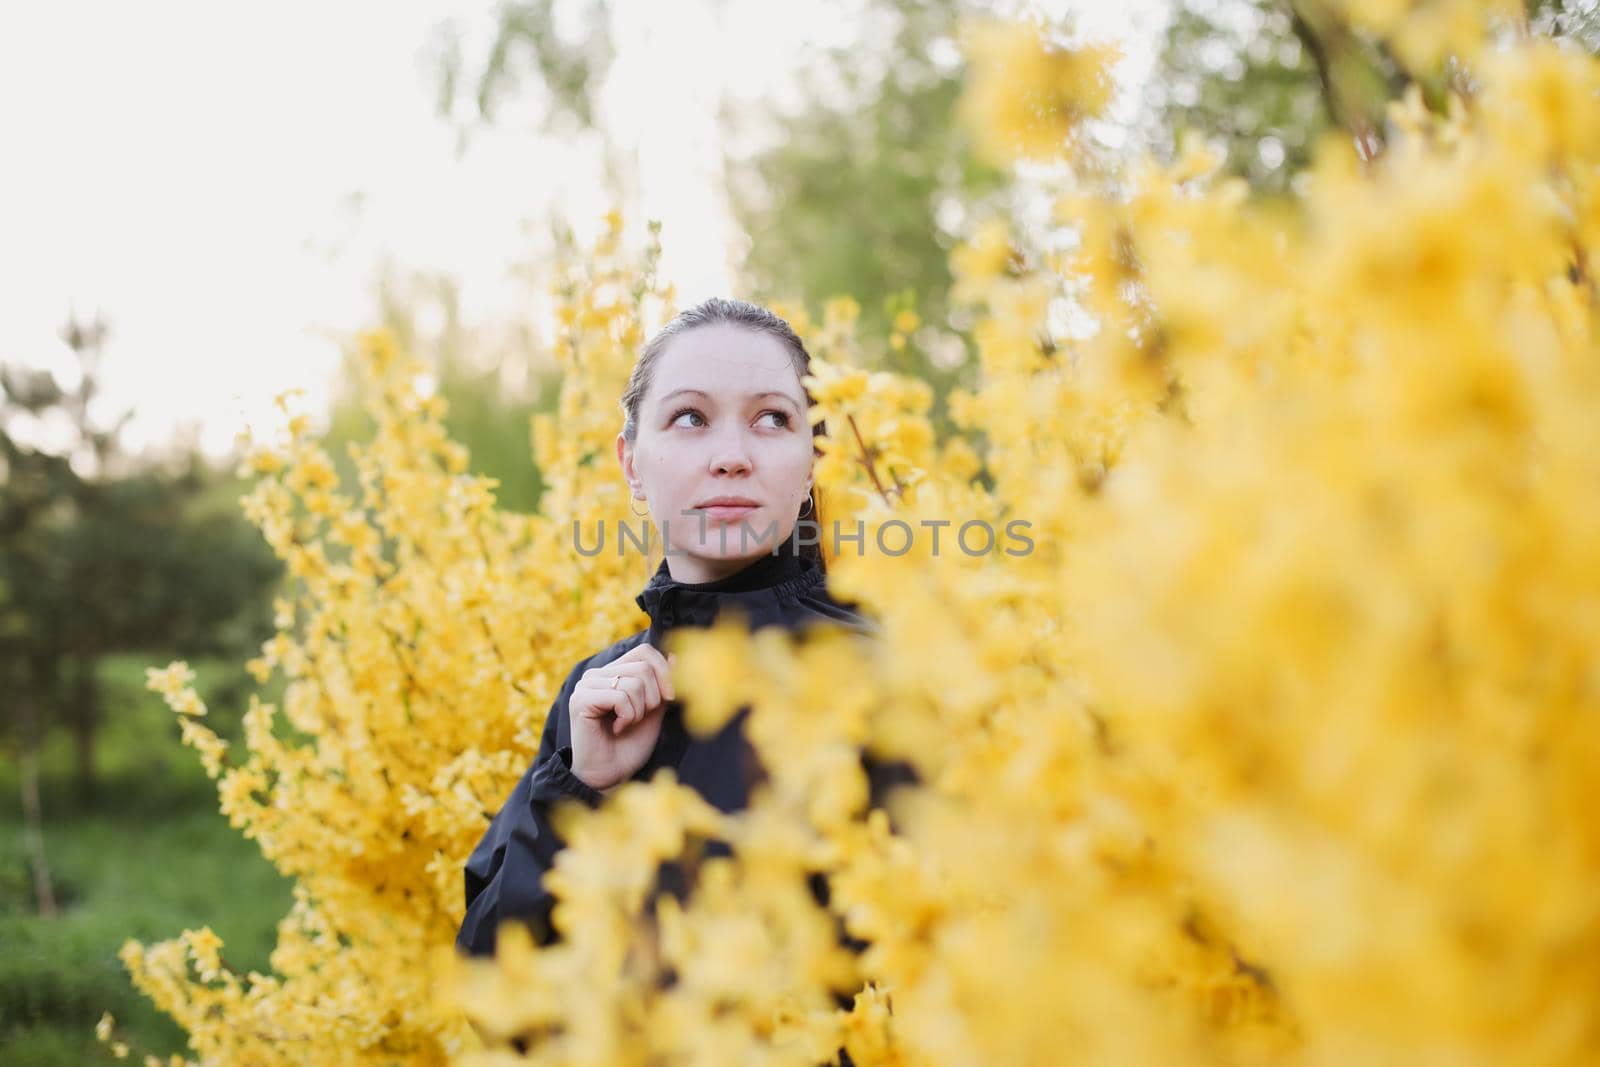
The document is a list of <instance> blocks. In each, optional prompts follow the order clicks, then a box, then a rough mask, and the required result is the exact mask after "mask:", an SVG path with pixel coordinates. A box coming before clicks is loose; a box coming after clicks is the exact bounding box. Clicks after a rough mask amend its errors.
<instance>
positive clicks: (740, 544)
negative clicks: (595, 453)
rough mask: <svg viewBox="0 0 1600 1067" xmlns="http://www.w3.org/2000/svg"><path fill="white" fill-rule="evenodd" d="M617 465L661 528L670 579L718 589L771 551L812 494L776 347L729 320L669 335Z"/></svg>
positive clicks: (799, 409) (799, 422) (620, 440)
mask: <svg viewBox="0 0 1600 1067" xmlns="http://www.w3.org/2000/svg"><path fill="white" fill-rule="evenodd" d="M617 458H618V459H619V460H620V461H621V463H622V473H623V477H625V478H626V479H627V480H628V485H629V486H630V487H631V488H632V489H633V496H634V499H636V500H644V501H647V502H648V503H649V505H650V514H651V517H652V518H653V519H654V520H655V522H656V524H657V526H658V527H664V530H665V536H666V540H667V544H668V545H669V546H670V547H671V549H672V554H669V555H668V556H667V569H668V571H669V572H670V573H671V574H672V576H673V577H674V578H676V579H677V580H678V581H680V582H709V581H714V580H716V579H718V578H722V577H725V576H727V575H729V574H732V573H734V572H735V571H738V570H741V569H743V568H744V567H745V566H747V565H748V564H749V563H750V562H751V561H752V560H754V559H755V558H756V557H757V556H759V555H761V554H762V553H770V552H771V551H772V548H773V545H774V544H776V543H777V541H782V540H784V539H786V538H788V537H789V536H790V534H791V533H792V532H793V530H794V525H795V522H796V521H797V518H798V516H799V512H800V509H801V507H802V506H803V505H804V504H805V500H806V494H807V493H808V492H809V491H810V489H811V460H812V443H811V425H810V423H809V422H808V421H807V419H806V399H805V390H804V389H803V388H802V387H801V385H800V379H799V376H798V375H797V374H796V373H795V369H794V363H793V362H792V360H791V358H790V355H789V352H788V350H787V349H786V348H785V347H784V344H783V342H782V341H780V340H778V339H777V338H776V337H773V336H771V335H770V334H766V333H760V332H757V331H755V330H749V329H745V328H744V327H741V326H733V325H729V324H726V323H718V324H715V325H711V326H701V327H697V328H695V329H692V330H689V331H688V332H686V333H682V334H679V335H678V336H676V337H674V338H673V339H672V340H671V341H670V342H668V344H667V347H666V348H665V350H663V351H662V353H661V355H660V357H659V359H658V361H657V363H656V368H655V376H654V380H653V381H652V382H651V383H650V388H649V390H648V392H647V393H646V394H645V396H644V398H643V399H642V400H641V402H640V404H639V417H638V434H637V438H636V440H634V441H633V442H632V443H631V444H630V443H629V442H628V441H627V440H626V439H625V438H624V437H623V436H622V435H621V434H618V435H617ZM723 500H725V501H727V503H725V504H723V505H722V506H715V505H716V502H717V501H723ZM774 537H776V538H777V541H774V540H773V538H774Z"/></svg>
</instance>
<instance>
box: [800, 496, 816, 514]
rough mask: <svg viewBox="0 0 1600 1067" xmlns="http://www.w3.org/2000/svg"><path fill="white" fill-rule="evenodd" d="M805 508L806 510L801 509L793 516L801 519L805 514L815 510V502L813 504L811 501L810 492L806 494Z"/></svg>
mask: <svg viewBox="0 0 1600 1067" xmlns="http://www.w3.org/2000/svg"><path fill="white" fill-rule="evenodd" d="M806 509H807V510H805V511H802V512H801V513H800V514H799V515H797V516H795V517H796V518H799V519H803V518H805V517H806V516H807V515H809V514H811V512H813V511H815V510H816V504H815V502H813V501H812V499H811V494H809V493H807V494H806Z"/></svg>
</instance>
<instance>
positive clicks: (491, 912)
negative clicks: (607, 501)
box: [456, 299, 912, 955]
mask: <svg viewBox="0 0 1600 1067" xmlns="http://www.w3.org/2000/svg"><path fill="white" fill-rule="evenodd" d="M809 364H810V356H809V354H808V353H807V352H806V349H805V345H804V344H803V343H802V342H801V340H800V338H799V337H798V336H797V335H796V334H795V332H794V331H793V330H792V329H791V328H790V327H789V325H788V323H786V322H784V321H783V319H781V318H779V317H778V316H777V315H774V314H773V313H772V312H770V311H768V310H766V309H764V308H761V307H758V306H756V305H754V304H749V303H745V302H743V301H736V300H724V299H712V300H707V301H706V302H704V303H702V304H699V305H698V306H696V307H693V308H690V309H689V310H687V311H685V312H683V313H682V314H680V315H679V316H678V317H677V318H675V319H673V320H672V321H671V322H670V323H668V324H667V326H665V327H664V328H663V329H662V330H661V332H660V333H658V334H657V335H656V336H655V337H654V338H652V339H651V341H650V342H649V344H648V345H646V346H645V349H644V351H643V353H642V354H641V355H640V357H639V360H638V363H637V364H636V365H635V367H634V369H633V374H632V377H631V379H630V381H629V383H628V388H627V391H626V392H625V393H624V394H623V397H622V408H623V414H624V422H623V428H622V432H621V433H619V434H618V435H617V459H618V461H619V462H620V463H621V466H622V475H623V477H624V478H625V479H627V482H628V485H629V487H630V488H631V489H632V491H633V496H634V498H635V499H637V500H643V501H645V502H646V504H647V506H648V514H649V515H650V516H651V518H652V520H653V521H654V523H655V526H656V527H657V529H658V530H660V531H661V532H662V535H663V541H664V543H665V546H666V552H665V554H664V556H663V558H662V561H661V565H660V566H659V567H658V568H657V570H656V572H655V574H654V576H653V577H651V578H650V580H649V582H648V583H647V584H646V585H645V587H644V589H643V590H642V591H641V592H640V593H639V594H638V596H637V597H635V600H636V601H637V603H638V604H639V607H640V608H641V609H643V611H644V612H645V613H646V614H647V615H648V616H649V618H650V626H649V628H648V629H645V630H642V631H640V632H639V633H636V634H633V635H632V636H630V637H626V638H623V639H622V640H621V641H618V642H616V643H615V644H613V645H611V646H609V647H607V648H604V649H601V650H600V651H599V652H596V653H595V654H594V655H592V656H590V657H588V658H587V659H585V660H582V661H581V662H579V663H578V664H577V665H576V666H575V667H573V669H572V671H571V672H570V673H569V674H568V676H567V679H566V681H565V682H564V683H563V685H562V686H561V689H560V692H559V693H558V694H557V696H556V699H555V702H554V703H553V704H552V705H551V707H550V712H549V717H548V718H547V719H546V720H545V727H544V735H543V737H542V739H541V741H540V744H539V751H538V754H537V755H536V756H535V758H534V760H533V763H532V765H531V766H530V767H529V768H528V770H527V772H526V773H525V774H524V775H523V776H522V780H521V781H519V782H518V783H517V786H516V788H515V789H514V790H513V791H512V793H511V796H510V798H509V799H508V800H507V801H506V804H505V806H504V808H502V809H501V811H500V813H499V814H498V815H497V816H496V817H495V819H494V821H493V822H492V823H491V824H490V826H489V828H488V830H487V831H486V832H485V834H484V836H483V839H482V841H480V842H479V843H478V846H477V848H476V849H475V850H474V851H473V853H472V855H471V856H470V857H469V858H468V860H467V864H466V900H467V913H466V918H465V920H464V921H463V922H462V924H461V930H460V933H459V934H458V935H457V938H456V943H457V945H458V946H459V947H460V948H461V949H462V950H463V951H465V952H467V953H469V954H472V955H484V954H489V953H492V952H493V951H494V943H495V929H496V927H497V926H498V924H499V923H500V922H502V921H503V920H506V919H518V920H521V921H524V922H526V923H528V924H529V925H531V926H532V927H533V931H534V937H535V939H536V940H537V941H538V942H539V943H540V944H548V943H550V942H551V941H553V940H555V938H556V936H557V935H556V932H555V931H554V930H553V929H552V927H551V926H550V922H549V916H550V909H551V906H552V904H553V900H552V899H551V897H550V895H549V894H548V893H547V892H546V891H545V889H544V886H543V874H544V872H545V871H546V870H548V869H549V868H550V866H551V863H552V862H553V860H554V857H555V855H556V853H557V852H558V851H559V850H560V848H561V847H562V842H561V841H560V840H559V838H558V837H557V836H556V834H555V833H554V832H553V830H552V828H551V824H550V818H549V816H550V810H551V806H552V805H553V804H555V803H556V802H558V801H560V800H562V799H564V798H576V799H578V800H580V801H582V802H584V803H586V804H589V805H590V806H595V805H598V804H600V803H602V802H603V800H604V798H605V796H606V794H607V793H609V792H610V791H612V790H614V789H615V788H616V787H618V786H620V785H621V784H622V783H624V782H626V781H628V780H630V779H637V780H644V779H647V778H649V777H650V776H652V775H653V774H654V773H655V771H656V770H657V769H659V768H661V767H672V768H674V769H675V773H676V774H677V776H678V780H679V781H680V782H682V783H683V784H685V785H688V786H691V787H693V788H694V789H695V790H697V791H698V792H699V793H700V794H701V795H702V796H704V797H705V799H706V800H707V801H708V802H709V803H711V804H713V805H715V806H716V807H717V808H718V809H719V810H721V811H734V810H737V809H739V808H742V807H744V805H745V804H746V803H747V802H748V799H749V793H750V787H751V786H752V785H753V784H755V782H756V781H758V780H759V779H760V777H761V776H762V773H763V772H762V769H761V768H760V766H759V763H758V761H757V759H756V756H755V752H754V749H753V748H751V746H750V745H749V743H748V742H747V741H746V740H745V738H744V737H743V731H742V725H743V720H744V717H745V715H746V713H747V712H748V708H745V709H741V711H740V712H739V713H738V714H737V715H735V716H734V717H733V719H731V720H730V721H729V722H728V724H727V725H726V726H725V727H724V728H723V729H722V730H721V731H720V732H719V733H718V734H716V735H715V736H714V737H710V738H696V737H693V736H691V735H690V734H689V733H688V731H687V730H686V728H685V727H684V724H683V716H682V709H681V706H680V705H679V704H678V703H677V701H676V700H675V694H674V689H673V682H672V672H671V664H670V662H669V660H668V659H667V658H666V657H665V656H664V655H663V654H662V639H663V637H664V636H665V634H666V633H668V632H669V631H671V630H673V629H675V628H677V627H680V626H709V625H710V624H711V623H712V622H713V621H714V620H715V619H716V618H717V616H718V614H719V613H721V612H722V611H724V610H725V609H727V608H729V607H730V606H735V605H736V606H737V607H736V610H738V611H741V612H743V613H744V615H745V616H746V617H747V619H748V620H749V623H750V624H751V625H752V626H753V627H761V626H770V625H777V626H784V627H786V628H788V629H790V630H792V631H798V630H801V629H804V628H806V627H808V626H810V625H813V624H818V623H830V622H831V623H835V624H844V625H846V626H850V627H852V628H854V629H859V630H863V631H868V632H870V631H871V630H872V629H874V624H873V623H872V622H871V621H870V620H868V619H866V618H864V617H863V616H862V615H860V614H859V613H858V612H856V611H855V610H853V608H852V607H850V606H847V605H844V604H841V603H839V602H837V601H835V600H834V599H833V598H832V597H830V596H829V594H828V590H827V587H826V584H825V581H824V570H823V562H822V555H821V552H820V550H819V548H818V547H817V543H818V542H819V541H820V538H819V537H817V536H815V531H816V530H817V529H820V522H819V520H818V519H817V518H816V500H815V497H814V495H813V494H812V493H811V486H812V475H811V469H812V461H813V459H814V457H815V455H816V450H815V446H814V442H813V437H814V436H817V435H820V434H821V433H823V432H824V429H823V426H822V425H821V424H820V423H819V424H818V425H817V426H816V427H815V428H814V429H813V427H812V426H811V424H810V421H809V419H808V417H807V416H808V408H809V407H810V403H811V401H810V398H809V396H808V395H807V393H806V390H805V388H804V386H803V385H802V384H801V376H802V375H804V374H806V373H807V372H808V368H809ZM803 523H804V524H810V530H809V533H810V536H807V537H799V536H797V534H798V533H799V530H798V528H799V527H800V526H801V524H803ZM864 766H865V767H866V768H867V770H868V772H869V780H870V782H871V784H872V790H873V794H874V797H875V798H876V795H877V794H878V793H879V792H880V791H881V790H883V789H885V788H887V787H888V786H890V785H892V784H894V783H895V782H896V781H906V780H910V779H911V777H912V776H911V773H910V768H909V767H908V766H907V765H905V764H900V763H895V764H887V765H878V764H876V763H874V762H873V761H871V760H869V759H864ZM716 845H717V843H716V842H712V843H709V844H708V851H709V852H712V853H715V852H716V851H719V850H718V849H717V848H716V847H715V846H716ZM720 851H725V848H724V849H722V850H720ZM813 890H814V891H815V892H817V893H818V897H819V899H825V897H826V892H825V888H823V887H820V886H816V885H814V886H813Z"/></svg>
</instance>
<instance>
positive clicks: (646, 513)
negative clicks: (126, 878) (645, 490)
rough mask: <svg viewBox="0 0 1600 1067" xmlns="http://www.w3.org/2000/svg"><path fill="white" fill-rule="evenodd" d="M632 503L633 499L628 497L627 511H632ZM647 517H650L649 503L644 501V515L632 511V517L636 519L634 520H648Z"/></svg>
mask: <svg viewBox="0 0 1600 1067" xmlns="http://www.w3.org/2000/svg"><path fill="white" fill-rule="evenodd" d="M633 501H634V498H633V497H629V498H628V510H629V511H633ZM649 515H650V502H649V501H648V500H647V501H645V505H644V514H642V515H641V514H640V513H639V512H637V511H633V517H634V518H636V519H644V518H648V517H649Z"/></svg>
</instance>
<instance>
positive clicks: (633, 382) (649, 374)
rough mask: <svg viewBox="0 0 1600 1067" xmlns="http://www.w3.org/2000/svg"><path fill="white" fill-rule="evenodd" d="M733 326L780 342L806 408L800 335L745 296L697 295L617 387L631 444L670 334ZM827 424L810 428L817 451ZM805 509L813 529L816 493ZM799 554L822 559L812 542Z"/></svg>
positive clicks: (807, 364) (806, 363)
mask: <svg viewBox="0 0 1600 1067" xmlns="http://www.w3.org/2000/svg"><path fill="white" fill-rule="evenodd" d="M724 323H725V324H727V325H730V326H739V327H742V328H744V329H746V330H750V331H752V332H753V333H765V334H771V335H772V336H773V337H776V338H777V339H778V340H779V341H781V342H782V343H783V346H784V348H785V349H786V350H787V351H788V353H789V360H790V362H791V363H792V364H793V365H794V372H795V377H797V378H799V379H800V388H801V390H802V391H803V392H804V393H805V397H806V407H807V408H809V407H810V406H811V405H812V403H813V402H814V401H813V400H812V397H811V391H810V390H809V389H806V387H805V375H807V374H809V373H810V371H811V353H809V352H807V351H806V346H805V342H804V341H802V340H800V335H799V334H797V333H795V332H794V328H793V327H792V326H790V325H789V324H788V323H787V322H785V321H784V320H783V318H782V317H781V316H779V315H776V314H774V313H773V312H771V311H768V310H767V309H766V308H764V307H762V306H761V305H759V304H752V303H750V302H749V301H747V300H730V299H728V298H725V297H720V296H714V297H711V298H710V299H709V300H702V301H701V302H700V303H698V304H696V305H694V306H693V307H691V308H686V309H685V310H683V311H680V312H679V313H678V314H677V315H676V316H675V317H674V318H673V319H672V321H670V322H668V323H667V324H666V325H665V326H663V327H661V329H660V330H658V331H657V332H656V335H655V336H654V337H652V338H650V340H649V342H648V343H647V344H646V345H645V346H644V350H643V351H642V352H640V353H639V359H638V361H637V362H636V363H634V365H633V373H632V374H630V375H629V376H628V387H627V388H626V389H624V390H623V392H622V436H623V438H624V439H626V440H627V441H628V443H629V444H632V443H633V442H634V441H635V440H636V439H637V438H638V436H639V407H640V405H641V404H643V403H644V397H645V394H646V393H647V392H649V391H650V384H651V382H653V381H654V380H655V372H656V364H657V363H659V362H660V361H661V353H663V352H665V351H666V350H667V345H668V344H669V343H671V341H672V339H673V338H675V337H678V336H680V335H681V334H685V333H688V332H689V331H690V330H694V329H698V328H699V327H702V326H716V325H718V324H724ZM827 432H828V431H827V426H826V425H825V424H824V423H822V422H818V423H816V424H814V425H813V426H812V428H811V438H812V442H813V443H812V452H813V454H814V455H820V454H821V453H820V450H819V449H817V447H816V444H815V442H816V439H817V438H819V437H823V436H825V435H826V434H827ZM810 499H811V509H810V510H809V511H808V512H807V513H806V514H805V516H804V517H802V518H801V519H800V520H799V521H800V522H801V523H815V524H816V529H817V530H821V529H822V517H821V516H820V515H819V514H818V513H817V495H816V493H815V491H813V492H812V493H811V497H810ZM808 540H809V541H811V542H820V540H821V538H820V537H813V538H810V539H808ZM800 554H801V555H802V556H806V557H809V558H811V559H815V560H816V561H817V562H818V563H819V564H820V563H823V562H824V560H823V555H822V548H821V545H820V544H817V543H807V544H804V545H801V546H800Z"/></svg>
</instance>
